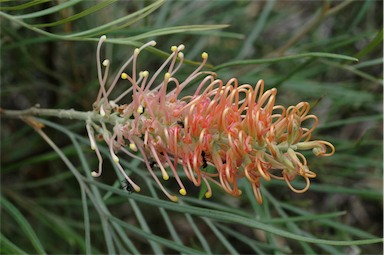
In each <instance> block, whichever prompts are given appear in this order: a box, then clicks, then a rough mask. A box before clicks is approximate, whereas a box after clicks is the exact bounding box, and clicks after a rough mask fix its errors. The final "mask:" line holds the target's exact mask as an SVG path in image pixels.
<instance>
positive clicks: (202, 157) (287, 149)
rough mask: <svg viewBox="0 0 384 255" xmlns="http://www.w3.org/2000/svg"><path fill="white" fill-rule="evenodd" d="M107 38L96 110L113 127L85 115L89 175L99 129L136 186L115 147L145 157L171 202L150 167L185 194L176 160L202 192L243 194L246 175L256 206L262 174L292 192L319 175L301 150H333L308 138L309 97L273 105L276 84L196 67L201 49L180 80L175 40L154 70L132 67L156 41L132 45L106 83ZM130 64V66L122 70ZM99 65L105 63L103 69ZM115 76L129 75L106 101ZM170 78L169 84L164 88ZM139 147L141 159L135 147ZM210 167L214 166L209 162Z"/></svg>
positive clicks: (180, 56)
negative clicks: (215, 189) (216, 189)
mask: <svg viewBox="0 0 384 255" xmlns="http://www.w3.org/2000/svg"><path fill="white" fill-rule="evenodd" d="M105 40H106V37H101V39H100V41H99V45H98V49H97V63H98V73H99V82H100V91H99V94H98V97H97V99H96V101H95V103H94V111H95V112H96V113H97V114H99V115H100V116H101V117H102V118H103V120H105V121H108V122H109V123H110V124H112V125H113V130H108V129H107V127H106V125H105V124H104V122H103V121H101V122H100V123H95V122H93V121H91V120H89V122H88V123H87V130H88V133H89V136H90V141H91V147H92V148H93V149H95V150H96V153H97V156H98V158H99V160H100V164H99V170H98V172H93V175H94V176H99V175H100V174H101V167H102V166H101V162H102V159H101V156H100V153H99V152H98V149H97V146H96V143H95V142H94V132H95V131H96V132H98V133H99V134H101V136H102V137H103V139H104V140H105V142H106V143H107V144H108V146H109V149H110V154H111V156H112V159H113V160H114V162H115V163H116V164H117V166H118V168H119V169H120V170H121V172H122V174H123V175H124V176H125V178H126V179H127V183H129V184H130V186H132V188H133V189H134V190H135V191H139V190H140V187H139V186H138V185H136V184H135V183H134V182H133V181H132V180H131V179H130V178H129V177H128V176H127V175H126V173H125V171H124V169H123V168H122V167H121V165H120V164H119V160H118V157H117V156H116V153H117V152H118V151H122V152H124V153H126V154H128V155H130V156H132V157H134V158H138V159H140V160H142V161H143V162H144V163H145V164H146V166H147V169H148V171H149V172H150V174H151V175H152V177H153V178H154V179H155V181H156V182H157V183H158V184H159V186H160V188H161V189H162V190H163V192H164V193H165V194H166V195H167V196H168V198H169V199H171V200H173V201H177V196H175V195H171V194H170V193H169V192H168V191H167V190H166V189H165V188H164V187H163V185H162V183H161V181H160V180H159V179H158V178H157V176H156V174H155V172H154V171H158V170H156V169H154V165H156V166H157V167H158V169H159V171H161V175H162V178H163V179H164V180H168V179H169V178H170V177H169V173H170V172H171V173H172V175H173V177H174V178H175V179H176V181H177V183H178V185H179V187H180V189H179V193H180V194H181V195H186V194H187V190H186V188H185V186H184V185H183V182H182V180H181V179H180V177H179V175H178V172H177V169H178V166H181V168H182V169H183V171H184V173H185V175H186V176H187V178H188V179H189V180H190V181H192V182H193V183H194V184H195V185H196V186H200V185H201V184H202V182H204V183H205V184H206V186H207V192H206V194H205V196H206V197H207V198H209V197H211V196H212V189H211V186H210V185H211V184H212V183H214V184H216V185H218V186H220V187H222V188H223V189H224V190H225V191H226V192H227V193H229V194H231V195H233V196H240V195H241V193H242V192H241V190H240V189H239V187H238V181H239V180H240V179H242V178H246V179H247V180H248V181H249V182H250V183H251V185H252V188H253V191H254V194H255V197H256V199H257V201H258V202H259V203H260V204H261V203H262V196H261V193H260V185H261V179H264V180H266V181H269V180H270V179H271V178H273V179H278V180H284V181H285V182H286V183H287V184H288V187H289V188H290V189H291V190H293V191H294V192H297V193H301V192H305V191H306V190H307V189H308V188H309V185H310V181H309V179H310V178H314V177H316V174H315V173H314V172H312V171H310V170H309V167H308V164H307V160H306V158H305V157H304V155H303V154H302V153H301V151H303V150H310V149H312V151H313V153H314V154H315V155H316V156H330V155H332V154H333V153H334V151H335V149H334V147H333V145H332V144H331V143H329V142H326V141H318V140H311V134H312V132H313V131H314V129H315V127H316V125H317V122H318V121H317V117H316V116H314V115H311V114H309V110H310V106H309V104H308V103H306V102H301V103H299V104H297V105H296V106H290V107H288V108H285V107H283V106H281V105H276V104H275V100H276V94H277V90H276V89H270V90H267V91H264V82H263V81H262V80H260V81H258V82H257V84H256V85H255V86H252V85H250V84H241V85H239V84H238V81H237V79H235V78H232V79H230V80H229V81H228V82H226V83H224V82H223V81H222V80H220V79H217V78H216V74H215V73H213V72H203V71H201V69H202V68H203V66H204V65H205V64H206V62H207V59H208V54H207V53H205V52H204V53H202V55H201V57H202V62H201V64H200V65H199V66H198V67H197V68H196V69H195V70H194V71H193V72H192V73H191V74H190V75H189V76H188V77H187V78H186V79H185V80H184V81H179V80H178V79H177V78H176V77H175V74H176V73H177V71H178V70H179V68H180V67H181V65H182V63H183V60H184V54H183V53H182V50H184V45H179V46H172V47H171V54H170V56H169V57H168V58H167V59H166V60H165V61H164V62H163V64H162V65H161V66H160V67H159V69H158V70H157V71H156V72H155V73H153V74H151V73H149V72H148V71H146V70H142V71H140V70H137V64H136V63H137V58H138V56H139V53H140V52H141V51H142V50H143V49H144V48H146V47H149V46H154V45H155V42H153V41H151V42H149V43H147V44H144V45H143V46H142V47H140V48H137V49H135V50H134V52H133V55H132V57H131V58H129V59H128V61H127V62H126V63H124V64H123V66H122V67H121V69H120V71H119V73H118V75H117V76H116V77H115V78H114V80H113V82H112V83H111V84H110V85H109V86H107V77H108V69H109V65H110V61H109V60H101V59H100V49H101V44H102V43H103V42H104V41H105ZM129 65H131V71H130V72H127V71H126V69H127V67H128V66H129ZM101 66H104V73H103V72H102V68H101ZM198 77H203V79H202V81H201V82H200V84H199V85H198V87H197V89H196V91H195V92H194V94H193V95H188V96H184V97H180V93H181V92H182V91H183V89H184V88H185V87H186V86H187V85H188V84H190V83H191V82H192V81H195V80H196V78H198ZM119 79H122V80H126V81H127V82H128V84H129V86H128V87H129V88H128V89H127V90H126V91H125V92H123V93H122V94H121V95H120V96H119V97H118V98H116V99H113V100H110V94H111V92H112V90H113V89H114V87H115V85H116V83H117V81H118V80H119ZM159 80H160V81H159ZM170 84H171V85H172V87H173V89H169V85H170ZM129 93H132V100H131V101H130V103H129V104H119V101H121V100H122V99H124V98H126V97H127V95H128V94H129ZM307 120H313V121H314V125H313V126H312V127H311V128H306V127H304V126H303V122H306V121H307ZM127 148H128V149H127ZM136 151H138V152H140V154H141V157H138V156H137V155H136V154H134V153H133V152H136ZM208 166H213V167H214V169H215V170H214V171H213V172H212V170H211V169H212V167H208ZM298 175H299V176H301V177H303V178H304V179H305V181H306V187H305V188H304V189H302V190H297V189H296V188H294V187H293V186H292V185H291V181H292V180H293V179H295V178H296V176H298Z"/></svg>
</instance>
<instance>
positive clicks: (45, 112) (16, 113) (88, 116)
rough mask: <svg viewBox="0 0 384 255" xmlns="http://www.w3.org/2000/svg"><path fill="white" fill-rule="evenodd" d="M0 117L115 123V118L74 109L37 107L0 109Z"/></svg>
mask: <svg viewBox="0 0 384 255" xmlns="http://www.w3.org/2000/svg"><path fill="white" fill-rule="evenodd" d="M0 116H1V117H6V118H23V117H31V116H53V117H57V118H61V119H74V120H84V121H86V120H92V121H95V122H97V121H104V122H111V123H114V122H115V121H116V119H115V116H109V117H108V118H105V117H104V118H103V117H102V116H100V114H98V113H97V112H91V111H88V112H82V111H76V110H74V109H69V110H63V109H44V108H38V107H31V108H29V109H25V110H8V109H3V108H0Z"/></svg>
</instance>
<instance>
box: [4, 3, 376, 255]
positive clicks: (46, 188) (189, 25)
mask: <svg viewBox="0 0 384 255" xmlns="http://www.w3.org/2000/svg"><path fill="white" fill-rule="evenodd" d="M0 4H1V7H0V9H1V12H0V21H1V107H2V108H4V109H25V108H29V107H32V106H35V105H36V104H38V105H40V106H41V107H44V108H53V109H71V108H74V109H76V110H83V111H89V110H91V109H92V103H93V102H94V100H95V98H96V94H97V92H98V83H97V72H96V62H95V59H96V57H95V53H96V42H97V40H98V39H97V38H98V37H99V36H100V35H102V34H106V35H107V36H108V38H111V39H115V41H113V40H111V43H107V44H106V46H105V48H104V50H103V54H106V55H107V56H108V58H110V59H111V61H112V70H115V71H117V69H118V68H119V66H120V65H121V64H122V63H123V62H124V61H125V59H127V58H128V57H129V56H130V54H132V51H133V48H134V47H132V46H133V45H138V44H139V43H140V42H141V43H144V42H147V41H149V40H152V39H154V40H156V41H157V45H156V48H157V49H159V50H161V51H147V52H143V53H142V54H140V62H139V65H141V66H142V67H143V69H148V70H150V71H151V70H152V71H154V70H155V69H157V68H158V66H159V65H160V64H161V61H162V60H163V58H164V57H165V56H166V54H165V53H168V52H169V47H170V46H171V45H179V44H180V43H183V44H184V45H185V46H186V49H185V50H184V54H185V56H186V58H187V59H189V60H192V61H200V60H201V57H200V54H201V52H203V51H206V52H208V53H209V61H208V62H209V64H211V66H207V68H206V70H211V71H212V70H213V71H217V73H218V77H219V78H221V79H223V80H228V79H230V78H232V77H236V78H238V79H239V81H240V83H249V84H256V82H257V81H258V80H259V79H263V80H264V81H265V84H266V87H267V88H272V87H276V88H278V96H277V103H278V104H282V105H284V106H289V105H296V104H297V103H298V102H300V101H308V102H310V103H311V105H312V106H313V109H312V113H314V114H316V115H317V116H318V118H319V120H320V124H319V127H318V129H317V132H316V133H315V138H316V139H323V140H327V141H330V142H331V143H332V144H333V145H334V146H335V147H336V154H335V155H334V156H332V157H329V158H316V157H314V156H311V155H310V154H308V156H307V155H306V156H307V159H308V162H309V166H310V168H311V170H312V171H314V172H315V173H317V178H316V179H314V180H313V183H312V185H311V188H310V189H309V191H307V192H306V193H304V194H295V193H293V192H291V191H290V190H289V188H288V187H286V185H285V184H284V183H279V182H274V181H272V182H270V183H267V182H263V187H264V188H263V190H262V193H263V195H264V201H265V202H264V204H263V205H262V206H259V205H257V204H256V202H255V200H254V198H253V195H252V194H251V191H250V187H249V186H248V185H247V184H246V183H242V185H243V189H244V190H245V194H244V195H243V196H242V197H241V198H232V197H230V196H229V195H227V194H225V193H224V192H222V191H221V190H219V189H217V190H215V191H214V194H213V198H212V199H210V200H199V199H198V196H199V195H198V194H199V189H198V188H195V187H193V185H192V184H191V185H190V187H187V189H188V192H189V196H187V197H185V198H182V199H181V202H180V203H171V202H169V201H167V200H166V198H165V196H164V195H163V194H162V193H161V192H159V190H157V187H156V185H154V183H153V180H152V179H151V178H149V176H148V173H147V171H146V169H145V166H143V165H141V164H139V162H137V161H135V160H131V159H129V158H126V161H124V162H123V165H124V167H125V168H126V169H127V173H129V174H130V176H132V178H133V179H134V180H135V181H137V182H138V183H139V184H140V185H141V186H142V192H141V193H140V194H129V193H127V192H126V191H124V190H123V189H121V183H120V180H122V177H118V176H117V175H116V172H115V171H114V170H116V169H114V167H113V166H112V164H111V163H110V162H109V160H108V153H104V154H103V155H104V160H105V163H104V173H103V175H102V177H100V178H97V179H93V178H91V177H90V172H91V171H92V170H93V169H94V168H96V167H97V158H96V156H95V155H94V154H93V152H92V151H91V150H90V148H89V145H88V140H87V138H86V136H85V135H86V132H85V128H84V123H82V122H76V121H73V120H63V119H58V118H45V119H48V120H49V121H50V122H46V123H45V125H46V128H44V131H45V132H46V133H47V134H48V136H49V137H50V138H51V139H52V140H53V141H54V143H55V144H56V145H57V146H58V147H59V148H60V149H59V150H60V152H62V153H63V155H62V156H61V157H60V155H59V154H58V153H57V152H55V151H54V150H53V149H52V148H51V147H50V146H49V145H48V144H47V143H46V142H44V140H42V138H41V137H40V136H39V135H38V134H36V133H35V132H34V131H33V129H32V128H31V127H29V126H27V125H26V124H25V123H23V122H21V121H20V120H14V119H6V118H2V119H1V242H2V243H1V246H0V247H1V248H0V249H1V253H2V254H11V253H21V252H25V253H50V254H59V253H60V254H74V253H77V254H82V253H92V254H98V253H109V254H110V253H119V254H129V253H132V254H137V253H142V254H151V253H152V254H160V253H185V254H191V253H214V254H219V253H223V254H224V253H225V254H228V253H231V254H236V253H248V254H290V253H291V254H382V243H380V242H375V243H370V242H367V244H363V245H358V243H353V242H350V243H348V241H351V240H363V239H372V238H375V237H382V233H383V227H382V226H383V202H382V184H383V178H382V166H383V162H382V157H383V144H382V130H383V125H382V119H383V49H382V40H383V28H382V24H383V13H382V10H383V6H382V1H307V2H305V1H283V0H281V1H240V0H238V1H164V2H163V1H156V2H155V1H79V0H70V1H41V0H34V1H2V2H0ZM193 25H201V26H193ZM212 25H228V26H225V27H224V26H223V27H222V28H221V29H213V28H219V27H215V26H212ZM208 29H209V30H208ZM313 52H322V53H335V54H341V55H346V56H351V57H355V58H358V59H359V61H358V62H354V61H349V60H343V59H338V58H327V57H310V54H307V53H313ZM298 54H303V56H302V57H300V55H298ZM297 55H298V56H297ZM285 56H297V57H294V58H293V59H285V58H284V57H285ZM320 56H321V54H320ZM271 58H273V59H275V61H270V59H271ZM246 60H250V63H249V62H247V61H246ZM234 61H240V62H234ZM225 64H226V65H225ZM194 68H195V66H194V65H193V63H192V64H190V65H187V64H185V65H184V67H183V68H182V70H181V71H180V72H179V73H178V77H181V78H180V79H182V77H183V76H185V75H187V74H188V72H189V73H190V72H191V71H192V70H193V69H194ZM125 89H126V88H125ZM125 89H124V88H123V87H122V88H121V91H124V90H125ZM189 89H190V91H193V89H194V88H193V87H191V88H189ZM53 123H56V126H55V124H53ZM104 151H106V149H105V148H104ZM63 157H65V158H66V159H68V162H70V164H68V162H67V164H65V163H63ZM297 185H300V183H299V181H298V182H297ZM167 187H168V188H169V190H172V191H174V192H176V190H177V185H175V183H172V182H170V183H167ZM289 234H292V236H289ZM307 237H308V238H313V239H311V240H307V239H305V238H307ZM323 239H327V240H333V241H335V242H336V241H344V242H345V243H339V244H343V245H334V244H335V243H327V242H323V241H322V240H323Z"/></svg>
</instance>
